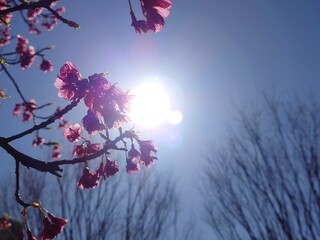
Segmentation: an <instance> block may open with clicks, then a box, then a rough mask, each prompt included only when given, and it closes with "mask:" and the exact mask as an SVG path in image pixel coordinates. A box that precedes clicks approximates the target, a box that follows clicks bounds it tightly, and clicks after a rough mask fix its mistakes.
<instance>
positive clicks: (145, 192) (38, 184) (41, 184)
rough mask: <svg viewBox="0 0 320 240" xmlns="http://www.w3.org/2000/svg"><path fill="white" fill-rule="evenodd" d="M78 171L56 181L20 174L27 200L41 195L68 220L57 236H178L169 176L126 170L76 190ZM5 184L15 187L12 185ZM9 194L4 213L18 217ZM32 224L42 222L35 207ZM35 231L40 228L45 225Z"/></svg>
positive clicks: (174, 195) (4, 195)
mask: <svg viewBox="0 0 320 240" xmlns="http://www.w3.org/2000/svg"><path fill="white" fill-rule="evenodd" d="M79 172H81V171H79V169H75V168H74V167H72V168H69V169H67V171H66V172H65V173H64V176H63V178H61V179H58V180H57V179H56V178H50V176H49V177H48V178H47V179H43V176H42V175H41V176H39V174H40V173H38V172H36V171H33V170H32V171H29V170H27V171H24V172H22V173H21V175H22V176H23V178H24V181H23V183H24V186H23V188H22V189H24V191H23V192H22V194H24V197H26V199H28V201H30V202H33V201H36V200H38V199H40V201H43V202H44V203H46V204H50V205H51V206H52V209H53V210H54V212H55V213H56V214H60V215H63V216H66V217H67V218H68V219H69V224H68V226H67V227H66V229H65V230H64V231H63V232H62V233H61V235H60V236H59V239H95V240H100V239H101V240H104V239H141V240H143V239H177V238H178V237H177V236H178V233H177V231H178V230H177V224H178V221H179V216H178V203H179V201H178V196H177V193H176V190H175V186H174V183H173V181H172V179H171V178H170V177H169V176H166V175H160V174H157V173H155V172H154V171H152V169H148V170H147V171H142V172H141V173H139V174H131V175H128V174H126V173H123V174H118V175H117V176H114V177H113V178H110V179H108V178H107V179H106V180H103V181H102V180H101V182H100V185H99V187H98V188H97V189H94V190H80V189H75V185H76V181H77V179H79V177H80V175H79V174H78V173H79ZM54 181H58V184H56V182H54ZM50 182H51V184H50ZM120 182H121V184H120ZM5 184H6V185H7V186H8V187H11V189H12V186H11V185H12V184H13V183H12V184H11V183H5ZM3 185H4V184H3ZM1 187H2V186H1ZM3 187H5V186H3ZM74 189H75V190H74ZM9 192H10V191H8V192H7V191H2V192H1V193H0V195H1V196H0V197H1V201H2V204H1V205H0V214H4V213H9V214H11V215H12V216H13V218H15V219H19V218H21V217H20V216H21V215H20V211H21V209H19V206H18V205H17V204H15V202H14V196H13V194H12V196H11V195H8V193H9ZM40 222H41V221H40ZM28 223H29V225H30V226H37V225H36V223H39V216H38V213H37V211H36V210H35V213H34V215H32V216H31V217H30V216H29V217H28ZM34 224H35V225H34ZM33 228H34V227H33ZM32 230H33V232H35V233H36V232H40V231H41V226H39V227H38V229H32Z"/></svg>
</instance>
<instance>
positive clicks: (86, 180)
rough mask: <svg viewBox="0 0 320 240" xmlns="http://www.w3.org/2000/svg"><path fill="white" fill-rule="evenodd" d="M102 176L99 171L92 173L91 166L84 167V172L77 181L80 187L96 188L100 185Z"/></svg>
mask: <svg viewBox="0 0 320 240" xmlns="http://www.w3.org/2000/svg"><path fill="white" fill-rule="evenodd" d="M99 178H100V176H99V175H98V174H97V173H91V172H90V171H89V168H88V167H86V168H85V169H83V174H82V176H81V178H80V179H79V181H78V183H77V187H78V188H80V189H94V188H96V187H98V186H99Z"/></svg>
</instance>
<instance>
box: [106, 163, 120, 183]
mask: <svg viewBox="0 0 320 240" xmlns="http://www.w3.org/2000/svg"><path fill="white" fill-rule="evenodd" d="M118 172H119V167H118V165H117V161H115V160H109V159H107V162H106V165H105V167H104V173H105V176H106V177H107V178H109V177H112V176H113V175H115V174H117V173H118Z"/></svg>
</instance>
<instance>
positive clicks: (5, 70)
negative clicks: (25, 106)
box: [1, 63, 27, 103]
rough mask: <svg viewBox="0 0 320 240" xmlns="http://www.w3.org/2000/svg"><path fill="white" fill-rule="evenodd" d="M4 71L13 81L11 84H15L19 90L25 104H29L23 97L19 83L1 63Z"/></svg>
mask: <svg viewBox="0 0 320 240" xmlns="http://www.w3.org/2000/svg"><path fill="white" fill-rule="evenodd" d="M1 66H2V69H3V70H4V72H5V73H6V74H7V76H8V77H9V79H10V80H11V82H12V83H13V85H14V87H15V89H16V90H17V92H18V94H19V96H20V97H21V99H22V101H23V102H25V103H26V102H27V101H26V99H25V97H24V96H23V94H22V92H21V90H20V88H19V86H18V84H17V82H16V81H15V80H14V78H13V77H12V75H11V74H10V73H9V71H8V70H7V68H6V67H5V66H4V65H3V64H2V63H1Z"/></svg>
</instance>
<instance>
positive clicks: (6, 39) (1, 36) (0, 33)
mask: <svg viewBox="0 0 320 240" xmlns="http://www.w3.org/2000/svg"><path fill="white" fill-rule="evenodd" d="M10 40H11V35H10V27H6V28H4V29H0V47H3V46H5V45H7V44H9V43H10Z"/></svg>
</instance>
